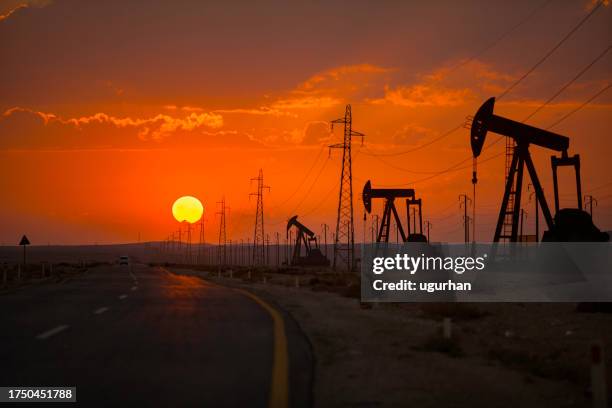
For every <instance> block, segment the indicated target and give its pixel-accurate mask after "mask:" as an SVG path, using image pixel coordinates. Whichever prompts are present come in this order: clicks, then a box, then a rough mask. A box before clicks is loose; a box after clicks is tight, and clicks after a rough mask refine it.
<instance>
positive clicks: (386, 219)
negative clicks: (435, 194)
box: [362, 180, 427, 242]
mask: <svg viewBox="0 0 612 408" xmlns="http://www.w3.org/2000/svg"><path fill="white" fill-rule="evenodd" d="M373 198H383V199H384V200H385V203H384V208H383V215H382V218H381V221H380V227H379V229H378V232H377V234H376V242H389V234H390V228H391V217H393V219H394V221H395V225H396V226H397V230H398V233H399V235H400V236H401V237H402V242H427V238H426V237H425V235H423V216H422V215H421V199H420V198H419V199H415V198H414V190H413V189H411V188H372V184H371V183H370V180H368V181H367V183H366V184H365V186H364V187H363V193H362V199H363V205H364V207H365V210H366V211H367V212H368V214H369V213H370V212H372V199H373ZM396 198H406V219H407V225H408V230H407V231H406V233H405V232H404V228H403V227H402V221H401V220H400V217H399V215H398V213H397V208H396V207H395V199H396ZM412 205H416V206H418V208H419V222H418V225H419V232H417V229H416V227H417V222H416V219H415V222H414V225H413V228H412V231H411V228H410V208H411V206H412Z"/></svg>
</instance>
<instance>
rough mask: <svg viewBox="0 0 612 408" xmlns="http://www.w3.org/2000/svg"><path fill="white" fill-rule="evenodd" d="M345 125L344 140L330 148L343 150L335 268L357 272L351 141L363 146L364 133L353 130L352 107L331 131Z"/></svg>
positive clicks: (348, 107)
mask: <svg viewBox="0 0 612 408" xmlns="http://www.w3.org/2000/svg"><path fill="white" fill-rule="evenodd" d="M336 123H342V124H344V139H343V141H342V143H336V144H332V145H330V146H329V149H330V152H331V149H342V170H341V172H340V193H339V198H338V218H337V221H336V237H335V239H334V262H333V268H334V269H336V268H338V267H340V263H343V264H344V265H346V270H347V271H348V272H351V271H353V270H355V226H354V224H353V173H352V158H351V139H352V137H353V136H359V137H361V143H362V144H363V136H364V135H363V133H359V132H356V131H354V130H353V129H352V125H353V120H352V116H351V105H346V111H345V113H344V118H340V119H336V120H333V121H332V122H331V130H332V131H333V130H334V124H336Z"/></svg>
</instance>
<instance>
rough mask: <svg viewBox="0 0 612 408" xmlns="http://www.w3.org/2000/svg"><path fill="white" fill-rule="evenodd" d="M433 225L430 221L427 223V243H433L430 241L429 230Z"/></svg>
mask: <svg viewBox="0 0 612 408" xmlns="http://www.w3.org/2000/svg"><path fill="white" fill-rule="evenodd" d="M432 225H433V224H432V223H431V222H429V221H425V229H426V230H427V242H431V241H430V240H429V229H430V228H431V227H432Z"/></svg>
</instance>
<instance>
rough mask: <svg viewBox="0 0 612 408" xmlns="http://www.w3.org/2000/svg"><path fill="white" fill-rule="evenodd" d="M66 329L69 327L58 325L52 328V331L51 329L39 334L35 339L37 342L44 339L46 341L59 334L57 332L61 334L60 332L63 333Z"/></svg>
mask: <svg viewBox="0 0 612 408" xmlns="http://www.w3.org/2000/svg"><path fill="white" fill-rule="evenodd" d="M68 327H70V326H68V325H67V324H62V325H60V326H57V327H54V328H53V329H51V330H47V331H46V332H44V333H41V334H39V335H38V336H36V338H37V339H38V340H45V339H48V338H49V337H51V336H54V335H56V334H57V333H59V332H62V331H64V330H66V329H67V328H68Z"/></svg>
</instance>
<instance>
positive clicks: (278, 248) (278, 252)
mask: <svg viewBox="0 0 612 408" xmlns="http://www.w3.org/2000/svg"><path fill="white" fill-rule="evenodd" d="M276 267H277V268H280V234H279V232H278V231H276Z"/></svg>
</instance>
